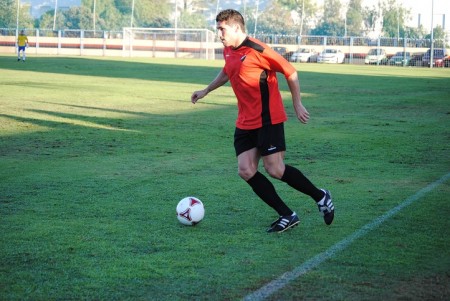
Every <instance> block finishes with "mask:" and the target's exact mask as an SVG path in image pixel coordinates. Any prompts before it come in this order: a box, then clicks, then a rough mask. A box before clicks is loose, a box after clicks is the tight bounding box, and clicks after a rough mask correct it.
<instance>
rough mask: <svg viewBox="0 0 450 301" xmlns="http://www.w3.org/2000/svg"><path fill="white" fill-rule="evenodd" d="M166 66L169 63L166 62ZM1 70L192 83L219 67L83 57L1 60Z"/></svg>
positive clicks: (1, 58)
mask: <svg viewBox="0 0 450 301" xmlns="http://www.w3.org/2000/svg"><path fill="white" fill-rule="evenodd" d="M167 62H169V61H167ZM0 68H1V69H10V70H15V71H18V70H20V71H34V72H45V73H56V74H70V75H84V76H101V77H113V78H134V79H141V80H152V81H170V82H179V83H192V82H195V81H196V80H198V79H199V78H204V77H205V76H206V77H207V78H210V80H212V78H214V77H215V76H216V75H217V73H218V72H219V70H220V67H208V66H195V65H193V64H189V65H180V64H176V63H174V64H173V65H172V64H166V63H164V64H158V63H153V62H152V61H151V60H148V61H145V62H143V61H139V62H132V61H119V60H107V59H93V58H82V57H73V58H70V57H35V58H30V59H29V60H28V61H27V62H26V63H23V64H20V63H17V61H16V60H15V59H14V60H13V59H12V57H5V56H0Z"/></svg>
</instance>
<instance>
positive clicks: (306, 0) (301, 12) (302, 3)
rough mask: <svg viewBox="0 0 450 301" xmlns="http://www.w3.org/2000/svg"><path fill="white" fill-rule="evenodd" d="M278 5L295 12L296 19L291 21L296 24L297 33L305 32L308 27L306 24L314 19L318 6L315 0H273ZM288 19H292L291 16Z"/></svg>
mask: <svg viewBox="0 0 450 301" xmlns="http://www.w3.org/2000/svg"><path fill="white" fill-rule="evenodd" d="M275 1H276V2H278V3H279V4H280V5H282V6H283V7H285V8H286V9H288V10H289V11H293V12H295V13H296V15H297V17H298V18H296V19H297V20H293V22H294V23H295V24H296V25H297V26H298V34H299V35H303V34H307V32H308V31H309V28H308V26H307V24H311V22H312V21H313V20H314V19H315V17H316V14H317V11H318V7H317V5H316V1H313V0H275ZM289 19H292V18H291V17H290V18H289Z"/></svg>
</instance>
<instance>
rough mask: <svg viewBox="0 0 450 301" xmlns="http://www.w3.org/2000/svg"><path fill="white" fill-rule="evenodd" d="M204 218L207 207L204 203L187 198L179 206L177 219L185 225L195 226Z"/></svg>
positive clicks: (190, 197)
mask: <svg viewBox="0 0 450 301" xmlns="http://www.w3.org/2000/svg"><path fill="white" fill-rule="evenodd" d="M204 216H205V207H203V203H202V201H200V200H199V199H197V198H195V197H192V196H189V197H185V198H184V199H182V200H181V201H180V202H179V203H178V205H177V218H178V220H179V221H180V223H182V224H183V225H187V226H195V225H196V224H198V223H199V222H200V221H201V220H202V219H203V217H204Z"/></svg>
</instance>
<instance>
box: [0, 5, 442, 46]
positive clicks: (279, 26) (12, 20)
mask: <svg viewBox="0 0 450 301" xmlns="http://www.w3.org/2000/svg"><path fill="white" fill-rule="evenodd" d="M17 2H18V1H17V0H2V1H1V2H0V28H15V27H16V22H17V19H18V20H19V28H25V29H31V28H40V29H54V30H65V29H84V30H100V31H103V30H105V31H116V30H122V28H123V27H156V28H170V27H175V26H177V27H179V28H208V29H212V30H213V29H214V16H215V13H216V10H217V8H219V4H220V0H178V1H175V0H172V1H160V0H81V5H80V6H73V7H70V8H69V9H65V10H58V9H57V10H56V16H55V10H54V9H51V10H49V11H47V12H45V13H44V14H42V15H41V16H40V17H39V18H36V19H34V18H33V17H32V16H31V13H30V7H29V4H21V5H20V7H19V9H18V8H17ZM175 2H176V3H177V5H176V6H175ZM260 2H264V4H265V6H264V7H263V8H262V6H261V5H259V3H260ZM237 9H240V11H241V12H242V13H243V14H244V16H245V19H246V21H247V31H248V32H249V33H250V34H256V33H258V34H261V33H264V34H283V35H318V36H367V35H368V34H369V33H370V32H373V31H374V30H376V29H377V26H378V27H379V30H381V36H383V37H399V38H400V37H406V38H419V39H420V38H430V33H429V32H427V31H426V30H425V29H424V28H423V26H419V27H408V26H407V25H406V24H407V23H408V21H409V20H410V19H411V17H412V16H411V11H410V10H409V9H407V8H405V7H403V6H402V5H399V4H398V3H397V1H396V0H381V1H380V4H379V6H373V7H366V6H363V4H362V0H350V1H349V2H348V5H345V4H344V3H343V1H341V0H324V4H323V6H318V5H317V1H316V0H266V1H248V0H242V1H241V7H237ZM17 12H19V13H18V18H17ZM175 15H176V16H177V17H176V18H175ZM434 37H435V38H436V39H444V38H445V32H444V30H443V29H442V27H441V26H440V25H438V26H437V27H436V28H435V29H434Z"/></svg>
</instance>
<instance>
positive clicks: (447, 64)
mask: <svg viewBox="0 0 450 301" xmlns="http://www.w3.org/2000/svg"><path fill="white" fill-rule="evenodd" d="M444 67H450V56H447V58H445V59H444Z"/></svg>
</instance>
